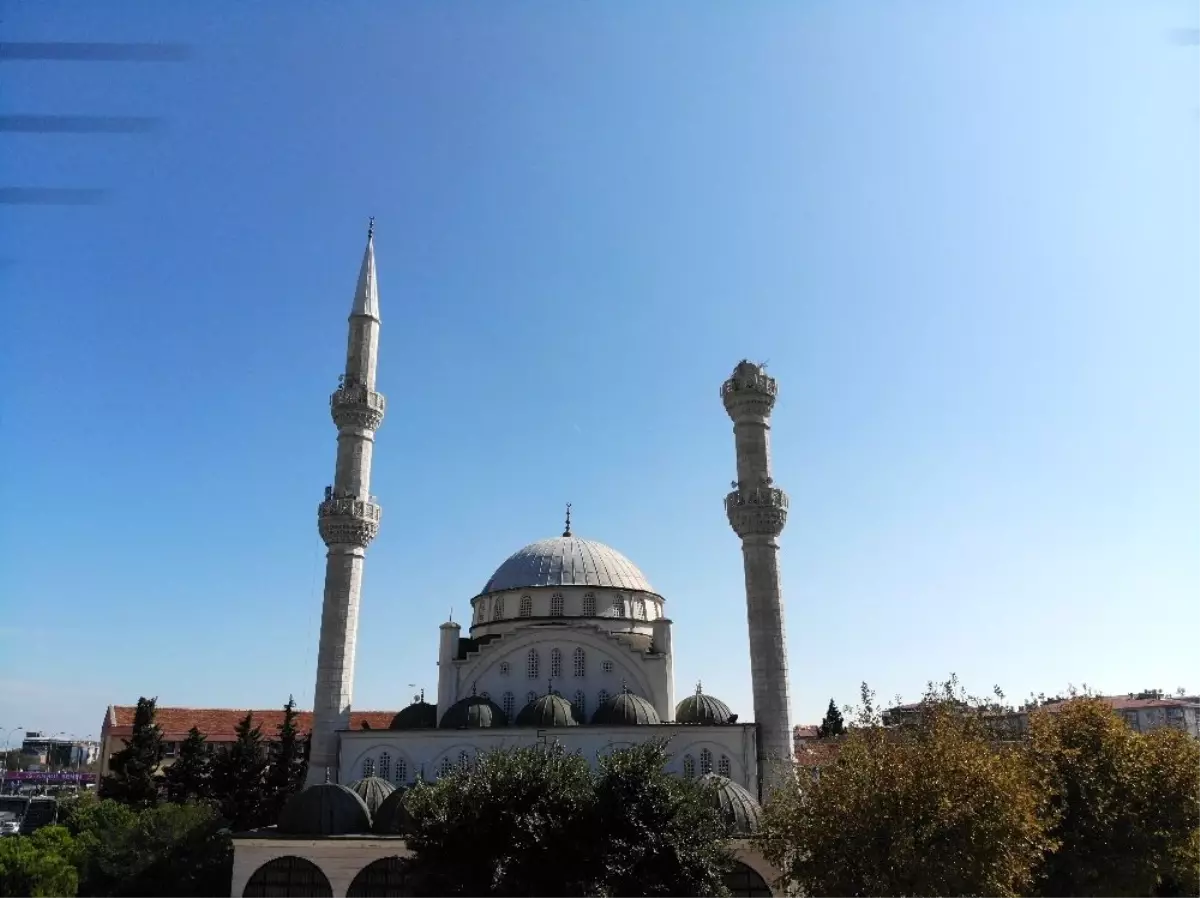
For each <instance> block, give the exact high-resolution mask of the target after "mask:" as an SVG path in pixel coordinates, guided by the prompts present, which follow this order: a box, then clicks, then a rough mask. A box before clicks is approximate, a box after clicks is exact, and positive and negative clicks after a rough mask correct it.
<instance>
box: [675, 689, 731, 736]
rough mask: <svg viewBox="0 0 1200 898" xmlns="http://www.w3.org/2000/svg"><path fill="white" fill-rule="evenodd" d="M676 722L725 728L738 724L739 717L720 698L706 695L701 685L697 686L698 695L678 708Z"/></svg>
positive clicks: (686, 699)
mask: <svg viewBox="0 0 1200 898" xmlns="http://www.w3.org/2000/svg"><path fill="white" fill-rule="evenodd" d="M675 722H676V723H698V724H706V725H708V726H724V725H725V724H730V723H737V715H736V714H734V713H733V712H731V711H730V710H729V705H727V704H725V703H724V702H723V701H721V700H720V699H719V698H714V697H713V696H711V695H705V694H704V692H703V691H702V690H701V688H700V685H699V684H696V694H695V695H689V696H688V697H687V698H685V699H684V700H683V701H681V702H680V703H679V704H678V705H677V706H676V708H675Z"/></svg>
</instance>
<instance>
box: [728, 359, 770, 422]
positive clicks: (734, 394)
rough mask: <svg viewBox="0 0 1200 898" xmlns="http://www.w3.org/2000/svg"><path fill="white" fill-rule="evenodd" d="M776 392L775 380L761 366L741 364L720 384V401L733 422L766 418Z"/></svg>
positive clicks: (747, 363) (750, 363)
mask: <svg viewBox="0 0 1200 898" xmlns="http://www.w3.org/2000/svg"><path fill="white" fill-rule="evenodd" d="M778 392H779V387H778V386H777V385H776V383H775V378H773V377H771V376H770V375H768V374H767V373H766V372H765V371H764V370H763V368H762V366H761V365H755V364H754V363H753V362H742V363H740V364H739V365H738V366H737V368H735V369H734V371H733V376H732V377H730V378H729V380H727V381H725V383H723V384H721V401H722V402H724V403H725V411H727V412H728V413H729V417H731V418H733V420H734V421H737V420H738V419H739V418H744V417H757V418H768V417H770V415H771V410H772V409H773V408H774V407H775V396H776V394H777V393H778Z"/></svg>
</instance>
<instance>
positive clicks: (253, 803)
mask: <svg viewBox="0 0 1200 898" xmlns="http://www.w3.org/2000/svg"><path fill="white" fill-rule="evenodd" d="M235 732H236V733H237V739H236V740H235V741H234V742H233V744H232V745H230V746H229V747H228V748H227V749H225V750H224V751H222V752H221V753H220V754H219V755H217V759H216V762H215V763H214V764H213V791H214V793H215V794H214V797H215V798H216V799H217V801H218V803H219V804H220V806H221V813H222V814H223V815H224V817H225V819H226V820H228V821H229V824H230V826H232V827H233V828H234V829H241V830H245V829H253V828H254V827H256V826H262V825H264V823H265V822H266V821H265V818H266V812H267V805H268V802H267V793H266V787H265V785H264V782H263V780H264V777H265V775H266V772H267V764H268V761H267V753H266V750H265V747H264V746H263V738H262V730H261V728H260V727H258V726H255V725H254V712H253V711H248V712H247V713H246V716H245V717H244V718H242V720H241V722H240V723H239V724H238V725H237V729H236V730H235Z"/></svg>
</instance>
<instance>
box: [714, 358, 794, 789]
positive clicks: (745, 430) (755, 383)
mask: <svg viewBox="0 0 1200 898" xmlns="http://www.w3.org/2000/svg"><path fill="white" fill-rule="evenodd" d="M775 393H776V387H775V378H773V377H768V376H767V374H766V372H765V371H764V370H763V368H762V366H761V365H756V364H754V363H753V362H748V361H741V362H739V363H738V366H737V367H736V368H734V369H733V376H732V377H730V378H729V380H727V381H725V383H724V385H722V387H721V399H722V400H723V401H724V403H725V411H727V412H728V413H729V417H730V418H732V419H733V438H734V443H735V445H736V446H737V476H738V479H737V480H736V481H735V482H734V484H733V492H731V493H730V494H729V495H728V496H726V497H725V512H726V514H728V515H729V524H730V526H732V527H733V529H734V532H735V533H737V535H738V536H739V537H741V540H742V563H743V565H744V568H745V572H746V618H747V620H748V622H749V626H750V677H751V680H752V682H753V687H754V722H755V723H756V724H757V725H758V740H757V741H758V769H759V778H760V782H761V784H762V788H761V792H762V795H761V797H762V798H763V799H764V800H765V799H766V798H767V795H768V793H769V792H770V791H771V789H772V788H774V787H775V786H776V785H778V784H780V783H782V782H784V781H786V778H787V777H789V776H791V771H792V755H793V748H792V728H791V724H790V722H789V716H790V714H789V712H790V708H791V705H790V704H789V701H788V666H787V642H786V639H785V636H784V626H783V592H782V590H781V588H780V584H779V554H778V553H779V542H778V537H779V534H780V533H781V532H782V531H783V525H784V524H785V523H786V522H787V508H788V498H787V494H786V493H785V492H784V491H783V490H781V489H778V488H777V487H776V486H775V485H774V483H773V481H772V480H771V420H770V419H771V409H772V408H773V407H774V406H775Z"/></svg>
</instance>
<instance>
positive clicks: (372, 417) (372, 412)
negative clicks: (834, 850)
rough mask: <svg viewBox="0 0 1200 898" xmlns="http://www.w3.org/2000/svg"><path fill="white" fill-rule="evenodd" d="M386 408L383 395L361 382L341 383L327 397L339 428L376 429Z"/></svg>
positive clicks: (334, 421) (385, 400)
mask: <svg viewBox="0 0 1200 898" xmlns="http://www.w3.org/2000/svg"><path fill="white" fill-rule="evenodd" d="M386 410H387V399H386V398H385V397H384V395H383V394H382V393H376V392H375V391H374V390H368V389H367V388H366V387H365V386H363V385H362V384H355V383H343V384H342V385H341V386H340V387H338V388H337V389H336V390H334V391H333V395H331V396H330V397H329V411H330V414H332V415H333V423H334V424H336V425H337V426H338V429H339V430H340V429H341V428H343V427H350V428H354V429H355V430H378V429H379V425H380V424H382V423H383V413H384V412H385V411H386Z"/></svg>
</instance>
